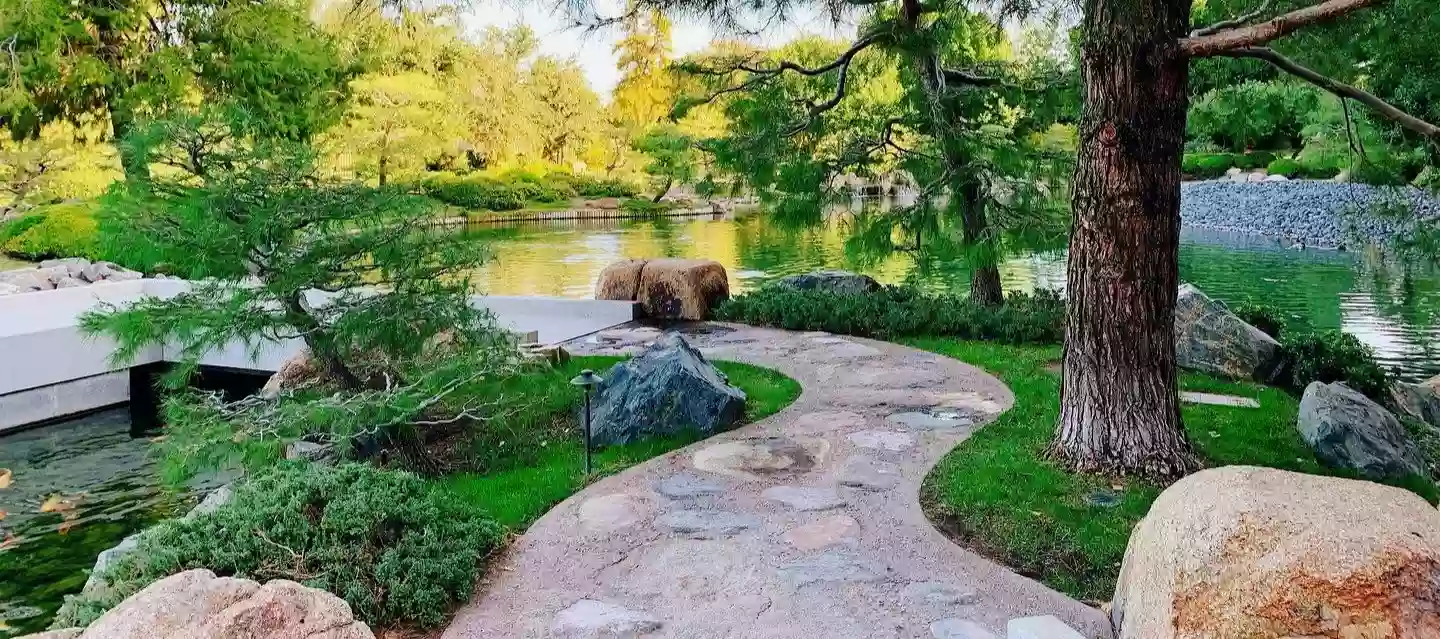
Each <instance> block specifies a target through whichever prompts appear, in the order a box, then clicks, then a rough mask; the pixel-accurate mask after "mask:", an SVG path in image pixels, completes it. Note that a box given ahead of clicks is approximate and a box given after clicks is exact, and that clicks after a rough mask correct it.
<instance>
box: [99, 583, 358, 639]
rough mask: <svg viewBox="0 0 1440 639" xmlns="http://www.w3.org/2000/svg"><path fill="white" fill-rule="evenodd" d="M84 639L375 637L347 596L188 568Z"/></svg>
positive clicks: (125, 605) (114, 612)
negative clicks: (354, 609)
mask: <svg viewBox="0 0 1440 639" xmlns="http://www.w3.org/2000/svg"><path fill="white" fill-rule="evenodd" d="M72 636H76V637H79V638H80V639H182V638H184V639H189V638H191V637H205V638H206V639H253V638H255V637H266V638H267V639H374V636H375V635H374V634H372V633H371V632H370V628H369V627H368V626H366V625H365V624H364V623H361V622H359V621H356V620H355V615H354V614H352V613H351V611H350V605H349V604H347V603H345V600H344V599H341V598H339V597H336V596H335V595H332V594H330V593H328V592H325V591H323V590H317V589H315V588H307V587H305V586H302V585H300V584H298V583H295V582H293V581H285V580H283V579H277V580H275V581H271V582H269V583H267V584H265V585H263V586H262V585H260V584H259V583H256V582H254V581H250V580H249V579H235V578H232V577H216V576H215V573H213V572H210V571H209V570H189V571H186V572H182V573H179V574H176V575H171V576H169V577H166V578H164V579H161V580H160V581H157V582H155V583H153V584H150V585H149V586H147V587H146V588H145V589H144V590H141V591H140V592H138V593H135V594H134V595H132V596H131V597H130V598H129V599H126V600H125V601H123V602H121V603H120V605H118V606H116V607H115V608H112V609H111V610H110V611H109V612H107V613H105V615H104V616H102V617H100V618H99V619H97V620H95V623H92V624H90V627H88V628H86V629H85V630H84V632H82V633H80V634H78V635H72Z"/></svg>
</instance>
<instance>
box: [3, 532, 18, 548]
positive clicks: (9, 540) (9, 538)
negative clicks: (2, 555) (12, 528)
mask: <svg viewBox="0 0 1440 639" xmlns="http://www.w3.org/2000/svg"><path fill="white" fill-rule="evenodd" d="M18 543H20V539H19V538H18V537H16V536H15V533H12V532H9V531H6V532H5V540H4V541H0V550H5V549H6V548H9V547H11V546H14V545H16V544H18Z"/></svg>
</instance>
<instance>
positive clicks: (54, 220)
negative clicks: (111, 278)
mask: <svg viewBox="0 0 1440 639" xmlns="http://www.w3.org/2000/svg"><path fill="white" fill-rule="evenodd" d="M97 234H98V226H97V223H96V221H95V215H94V205H93V204H91V203H84V202H80V203H70V204H52V205H50V206H42V207H38V208H36V209H34V210H33V211H31V212H30V213H28V214H26V215H24V216H22V217H20V218H19V219H16V220H14V221H12V222H10V223H9V224H7V225H6V226H5V227H4V228H3V229H0V239H3V244H0V250H3V251H4V252H5V253H6V254H7V255H12V256H14V257H18V258H21V259H26V260H32V261H33V260H45V259H51V258H59V257H84V258H88V259H101V253H100V247H99V244H98V239H97Z"/></svg>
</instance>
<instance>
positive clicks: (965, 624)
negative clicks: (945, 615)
mask: <svg viewBox="0 0 1440 639" xmlns="http://www.w3.org/2000/svg"><path fill="white" fill-rule="evenodd" d="M930 636H932V637H934V638H935V639H996V637H995V633H993V632H990V631H989V630H986V629H985V627H984V626H982V625H980V624H978V623H975V622H973V621H970V620H969V619H941V620H940V621H937V622H935V623H932V624H930Z"/></svg>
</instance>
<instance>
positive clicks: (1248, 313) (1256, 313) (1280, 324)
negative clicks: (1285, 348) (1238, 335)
mask: <svg viewBox="0 0 1440 639" xmlns="http://www.w3.org/2000/svg"><path fill="white" fill-rule="evenodd" d="M1230 312H1232V313H1234V314H1235V316H1236V317H1239V318H1240V319H1241V320H1243V321H1244V322H1245V323H1246V324H1249V325H1251V326H1254V327H1255V328H1258V329H1260V331H1261V332H1263V333H1265V334H1266V335H1269V336H1270V337H1273V338H1275V339H1277V340H1278V339H1280V337H1281V336H1282V335H1284V333H1285V326H1286V324H1288V321H1287V320H1286V319H1285V313H1284V312H1282V311H1281V310H1280V309H1278V308H1276V307H1274V306H1271V305H1269V304H1260V303H1255V302H1245V303H1242V304H1236V305H1234V306H1232V307H1230Z"/></svg>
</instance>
